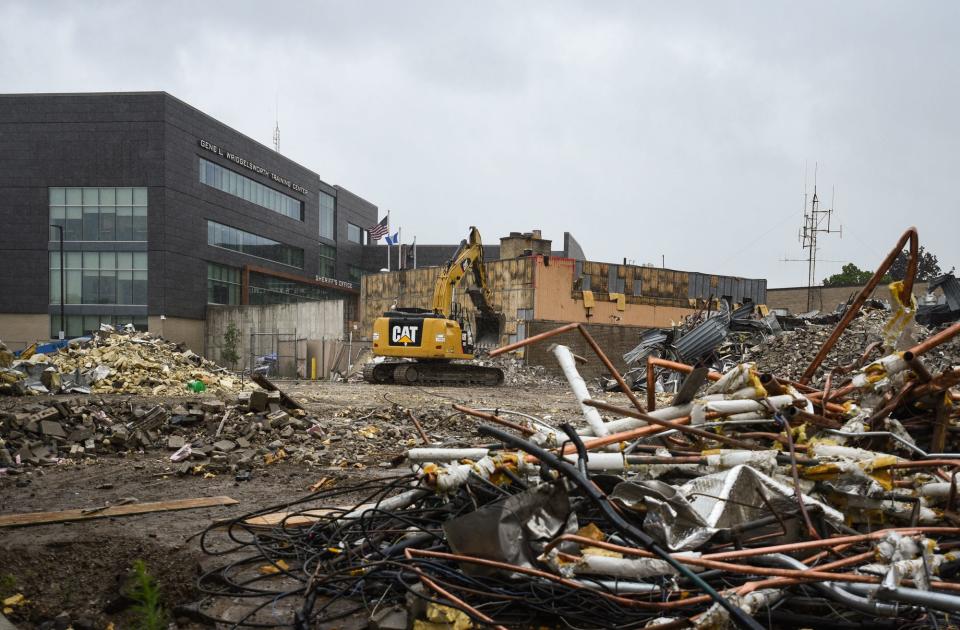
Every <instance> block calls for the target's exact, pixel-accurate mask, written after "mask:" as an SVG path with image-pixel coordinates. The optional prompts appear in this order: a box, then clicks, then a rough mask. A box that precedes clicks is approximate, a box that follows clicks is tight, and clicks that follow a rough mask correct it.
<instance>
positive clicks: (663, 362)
mask: <svg viewBox="0 0 960 630" xmlns="http://www.w3.org/2000/svg"><path fill="white" fill-rule="evenodd" d="M647 361H648V364H649V363H653V364H654V365H658V366H660V367H664V368H668V369H671V370H674V371H675V372H682V373H683V374H689V373H690V372H693V366H692V365H687V364H686V363H677V362H676V361H670V360H668V359H661V358H660V357H647ZM707 378H708V379H710V380H711V381H719V380H720V379H721V378H723V374H721V373H720V372H714V371H713V370H711V371H709V372H707Z"/></svg>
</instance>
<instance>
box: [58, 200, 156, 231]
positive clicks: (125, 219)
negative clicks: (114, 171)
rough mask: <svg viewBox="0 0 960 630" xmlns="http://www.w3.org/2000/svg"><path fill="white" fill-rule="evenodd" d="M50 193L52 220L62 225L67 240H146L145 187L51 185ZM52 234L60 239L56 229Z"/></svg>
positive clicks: (146, 212)
mask: <svg viewBox="0 0 960 630" xmlns="http://www.w3.org/2000/svg"><path fill="white" fill-rule="evenodd" d="M49 193H50V223H51V224H52V225H62V226H63V228H64V233H63V238H64V240H65V241H146V240H147V214H148V210H147V189H146V188H50V189H49ZM118 202H119V203H120V206H119V207H118V206H117V205H116V204H117V203H118ZM64 204H66V205H64ZM131 204H136V208H135V209H134V208H133V207H131ZM50 234H51V236H50V240H53V241H56V240H58V238H59V236H58V234H57V231H56V230H51V232H50Z"/></svg>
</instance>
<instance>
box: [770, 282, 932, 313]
mask: <svg viewBox="0 0 960 630" xmlns="http://www.w3.org/2000/svg"><path fill="white" fill-rule="evenodd" d="M862 288H863V286H850V287H813V289H812V291H813V305H812V308H811V309H809V310H815V311H823V312H825V313H829V312H832V311H833V310H834V309H835V308H837V305H838V304H840V303H842V302H846V301H847V300H848V299H850V298H851V297H855V296H856V295H857V294H858V293H860V290H861V289H862ZM926 293H927V283H926V282H916V283H914V285H913V294H914V295H916V296H917V298H918V299H919V298H920V297H921V296H923V295H926ZM873 297H874V298H876V299H878V300H886V301H887V302H889V301H890V289H888V288H887V285H886V284H883V283H881V284H880V286H878V287H877V288H876V289H874V291H873ZM767 306H769V307H770V308H785V309H787V310H788V311H789V312H790V313H793V314H794V315H797V314H799V313H806V312H807V310H808V309H807V287H786V288H783V289H767Z"/></svg>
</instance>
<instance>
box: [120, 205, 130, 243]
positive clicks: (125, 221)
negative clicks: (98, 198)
mask: <svg viewBox="0 0 960 630" xmlns="http://www.w3.org/2000/svg"><path fill="white" fill-rule="evenodd" d="M116 224H117V240H118V241H132V240H133V208H131V207H130V206H118V207H117V218H116Z"/></svg>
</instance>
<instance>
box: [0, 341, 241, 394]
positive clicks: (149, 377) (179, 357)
mask: <svg viewBox="0 0 960 630" xmlns="http://www.w3.org/2000/svg"><path fill="white" fill-rule="evenodd" d="M4 351H5V348H4V349H3V350H0V356H7V355H9V353H5V352H4ZM4 363H9V365H3V364H4ZM237 385H238V383H237V381H236V379H234V378H233V377H232V376H231V375H230V373H229V372H227V371H226V369H224V368H221V367H219V366H217V365H216V364H215V363H213V362H211V361H208V360H206V359H204V358H203V357H201V356H200V355H198V354H196V353H194V352H192V351H190V350H185V349H184V348H183V347H181V346H178V345H177V344H175V343H172V342H170V341H166V340H164V339H162V338H160V337H157V336H154V335H151V334H150V333H145V332H136V331H132V330H131V331H124V332H118V331H115V330H114V329H113V328H112V327H110V326H104V327H103V330H101V331H100V332H98V333H97V334H95V335H94V336H93V337H90V338H83V339H80V340H74V341H73V342H71V343H70V344H69V345H67V346H66V347H65V348H62V349H60V350H59V351H56V352H55V353H53V354H49V355H48V354H44V353H41V352H25V353H23V354H22V355H21V357H20V358H19V359H17V360H13V359H12V356H10V357H8V358H6V359H0V394H4V393H5V394H16V395H23V394H59V393H80V394H89V393H94V394H104V393H112V394H148V395H154V396H157V395H165V396H169V395H188V394H190V393H191V388H192V389H193V390H194V391H210V392H212V393H219V392H230V391H234V390H236V389H237Z"/></svg>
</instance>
